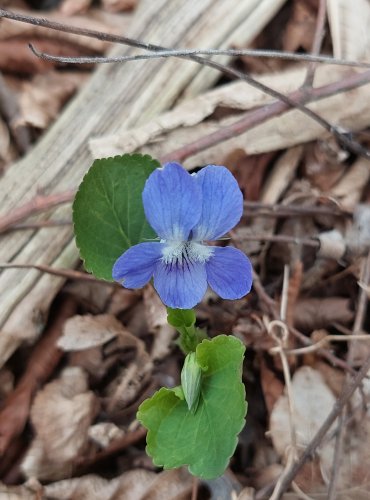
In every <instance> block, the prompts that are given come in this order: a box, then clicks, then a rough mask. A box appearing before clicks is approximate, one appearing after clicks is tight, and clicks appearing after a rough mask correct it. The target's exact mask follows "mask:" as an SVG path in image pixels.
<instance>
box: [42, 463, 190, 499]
mask: <svg viewBox="0 0 370 500" xmlns="http://www.w3.org/2000/svg"><path fill="white" fill-rule="evenodd" d="M192 482H193V479H192V477H191V476H190V474H188V473H187V472H186V470H185V469H184V468H182V469H176V470H171V471H164V472H161V473H160V474H156V473H154V472H150V471H146V470H141V469H137V470H131V471H128V472H125V473H124V474H122V475H121V476H118V477H116V478H114V479H111V480H108V479H103V478H102V477H100V476H97V475H93V474H90V475H87V476H82V477H79V478H74V479H66V480H64V481H59V482H56V483H53V484H49V485H47V486H45V487H44V492H45V495H46V496H47V497H48V498H58V500H70V499H73V500H103V499H104V500H118V499H119V500H149V499H150V500H163V499H166V500H185V499H186V498H188V497H189V495H190V493H191V487H192Z"/></svg>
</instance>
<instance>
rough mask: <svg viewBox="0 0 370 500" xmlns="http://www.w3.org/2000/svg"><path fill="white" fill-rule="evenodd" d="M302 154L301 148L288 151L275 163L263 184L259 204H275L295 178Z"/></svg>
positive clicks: (297, 147)
mask: <svg viewBox="0 0 370 500" xmlns="http://www.w3.org/2000/svg"><path fill="white" fill-rule="evenodd" d="M302 153H303V147H302V146H296V147H294V148H290V149H288V150H287V151H286V152H285V153H283V154H282V155H281V156H280V158H278V160H277V161H276V162H275V164H274V167H273V169H272V170H271V172H269V175H268V177H267V179H266V181H265V182H264V185H263V189H262V194H261V202H263V203H271V204H274V203H277V202H278V201H279V200H280V197H281V195H282V194H283V193H284V192H285V191H286V190H287V188H288V187H289V185H290V183H291V182H292V180H293V179H294V178H295V176H296V172H297V168H298V165H299V163H300V161H301V158H302Z"/></svg>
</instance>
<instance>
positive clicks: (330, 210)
mask: <svg viewBox="0 0 370 500" xmlns="http://www.w3.org/2000/svg"><path fill="white" fill-rule="evenodd" d="M244 208H245V209H247V210H248V209H249V212H248V213H250V214H251V215H253V216H258V217H260V216H264V215H268V216H271V217H292V216H297V217H312V216H313V215H333V216H335V217H345V216H346V217H349V216H351V215H352V214H351V212H349V211H348V210H346V209H344V208H341V207H340V206H338V205H333V206H331V207H326V206H315V205H312V206H311V205H283V204H280V203H276V204H270V203H261V202H259V201H244Z"/></svg>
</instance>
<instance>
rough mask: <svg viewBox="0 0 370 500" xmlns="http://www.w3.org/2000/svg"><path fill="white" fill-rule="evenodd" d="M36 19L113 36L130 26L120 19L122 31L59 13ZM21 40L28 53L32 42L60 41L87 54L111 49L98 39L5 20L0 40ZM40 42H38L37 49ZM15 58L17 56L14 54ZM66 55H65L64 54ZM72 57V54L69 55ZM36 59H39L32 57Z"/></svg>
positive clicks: (92, 20)
mask: <svg viewBox="0 0 370 500" xmlns="http://www.w3.org/2000/svg"><path fill="white" fill-rule="evenodd" d="M15 12H17V13H19V14H22V15H29V11H22V10H16V11H15ZM33 15H34V16H35V17H37V16H38V17H42V18H46V19H48V20H49V21H54V22H59V23H65V24H67V25H69V26H74V27H80V28H85V29H92V30H96V31H105V32H108V33H112V34H114V33H115V34H117V35H118V34H121V33H122V32H123V31H124V30H125V25H126V26H128V22H129V19H126V18H122V19H120V25H121V29H119V28H118V26H114V25H111V24H109V23H108V22H103V20H102V21H98V20H96V19H94V18H93V17H88V16H73V17H68V16H63V15H62V14H61V13H58V12H43V13H40V12H38V13H37V15H36V14H35V13H33ZM17 39H21V40H22V41H23V42H22V43H23V44H24V45H25V46H26V49H27V50H28V52H30V50H29V49H28V45H27V43H29V42H30V41H31V40H39V41H41V40H44V39H46V40H48V39H49V40H51V41H53V42H55V43H57V42H58V41H59V45H61V44H62V45H63V42H65V43H66V44H68V46H71V47H75V48H77V47H80V49H83V51H84V53H85V54H86V50H87V51H93V52H99V53H100V52H103V51H104V50H105V49H106V48H107V47H109V45H110V44H109V43H107V42H104V41H102V40H98V39H96V38H90V37H84V36H79V35H74V34H72V33H63V32H62V31H55V30H52V29H49V28H43V29H42V31H40V28H38V27H37V26H34V25H32V24H24V23H15V22H14V21H10V20H8V19H3V20H2V22H1V31H0V40H9V41H10V40H17ZM38 43H39V42H37V47H39V45H38ZM65 46H67V45H65ZM12 55H13V56H14V55H15V54H12ZM63 55H65V53H64V54H63ZM69 55H72V54H69ZM32 57H33V58H34V59H37V58H36V57H35V56H33V55H32Z"/></svg>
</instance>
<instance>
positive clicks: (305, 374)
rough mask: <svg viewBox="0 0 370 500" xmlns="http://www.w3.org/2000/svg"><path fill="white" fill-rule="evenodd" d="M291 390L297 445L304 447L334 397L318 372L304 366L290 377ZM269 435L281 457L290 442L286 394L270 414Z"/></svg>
mask: <svg viewBox="0 0 370 500" xmlns="http://www.w3.org/2000/svg"><path fill="white" fill-rule="evenodd" d="M292 394H293V406H294V415H293V422H294V426H295V428H296V438H297V446H298V449H304V448H305V447H306V446H307V445H308V443H309V442H310V441H311V439H312V438H313V437H314V435H315V434H316V431H317V430H318V429H319V428H320V426H321V425H322V423H323V422H324V420H325V418H326V417H327V416H328V414H329V413H330V411H331V410H332V408H333V406H334V404H335V401H336V399H335V397H334V395H333V393H332V392H331V390H330V389H329V387H328V386H327V385H326V383H325V382H324V379H323V377H322V375H321V374H320V372H318V371H316V370H313V369H312V368H309V367H307V366H305V367H302V368H300V369H298V370H297V371H296V372H295V374H294V376H293V378H292ZM270 433H271V439H272V442H273V444H274V447H275V449H276V451H277V452H278V453H279V455H280V456H282V457H284V456H285V453H286V451H287V449H288V447H290V445H291V439H290V426H289V403H288V397H287V396H286V395H284V396H281V397H280V398H279V399H278V401H277V402H276V404H275V406H274V408H273V410H272V413H271V417H270Z"/></svg>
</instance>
